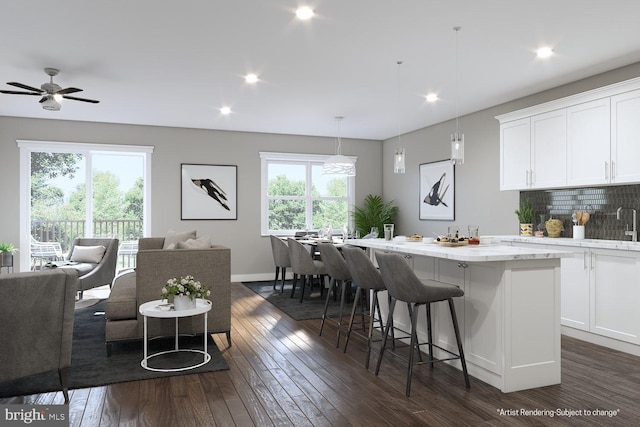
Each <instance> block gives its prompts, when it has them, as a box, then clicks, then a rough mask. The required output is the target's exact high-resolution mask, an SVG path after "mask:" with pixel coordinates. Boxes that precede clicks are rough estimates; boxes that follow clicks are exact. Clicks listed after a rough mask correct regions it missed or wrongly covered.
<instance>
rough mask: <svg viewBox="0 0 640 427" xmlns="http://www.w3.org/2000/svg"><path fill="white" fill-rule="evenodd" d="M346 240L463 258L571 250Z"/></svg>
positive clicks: (500, 258)
mask: <svg viewBox="0 0 640 427" xmlns="http://www.w3.org/2000/svg"><path fill="white" fill-rule="evenodd" d="M345 243H346V244H349V245H355V246H361V247H366V248H372V249H381V250H388V251H393V252H401V253H405V254H412V255H423V256H429V257H434V258H448V259H452V260H455V261H465V262H490V261H514V260H528V259H550V258H563V257H568V256H571V255H572V254H571V252H566V251H562V250H552V249H546V248H540V249H537V248H521V247H515V246H508V245H500V244H492V245H464V246H455V247H448V246H442V245H439V244H436V243H423V242H407V241H402V240H397V239H396V240H392V241H386V240H384V239H349V240H345Z"/></svg>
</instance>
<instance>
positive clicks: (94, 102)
mask: <svg viewBox="0 0 640 427" xmlns="http://www.w3.org/2000/svg"><path fill="white" fill-rule="evenodd" d="M62 97H63V98H64V99H72V100H74V101H82V102H91V103H92V104H97V103H99V102H100V101H96V100H95V99H87V98H76V97H75V96H67V95H62Z"/></svg>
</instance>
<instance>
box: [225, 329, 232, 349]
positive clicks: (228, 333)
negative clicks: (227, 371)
mask: <svg viewBox="0 0 640 427" xmlns="http://www.w3.org/2000/svg"><path fill="white" fill-rule="evenodd" d="M226 334H227V343H228V344H229V347H231V331H227V332H226Z"/></svg>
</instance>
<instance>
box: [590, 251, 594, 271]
mask: <svg viewBox="0 0 640 427" xmlns="http://www.w3.org/2000/svg"><path fill="white" fill-rule="evenodd" d="M593 268H594V267H593V252H591V271H593Z"/></svg>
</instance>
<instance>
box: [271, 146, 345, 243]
mask: <svg viewBox="0 0 640 427" xmlns="http://www.w3.org/2000/svg"><path fill="white" fill-rule="evenodd" d="M260 157H261V159H262V206H261V209H262V216H261V231H262V234H263V235H268V234H279V235H293V234H294V233H295V232H296V231H299V230H318V229H320V228H329V227H331V228H332V229H333V230H335V231H336V232H341V231H342V229H343V227H345V226H349V225H350V221H351V218H350V217H349V207H350V206H353V204H354V200H355V199H354V184H355V177H343V176H335V175H323V174H322V167H323V165H324V160H325V159H326V158H328V157H329V156H324V155H317V154H291V153H264V152H262V153H260ZM352 159H353V161H354V162H355V161H356V158H355V157H353V158H352Z"/></svg>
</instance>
